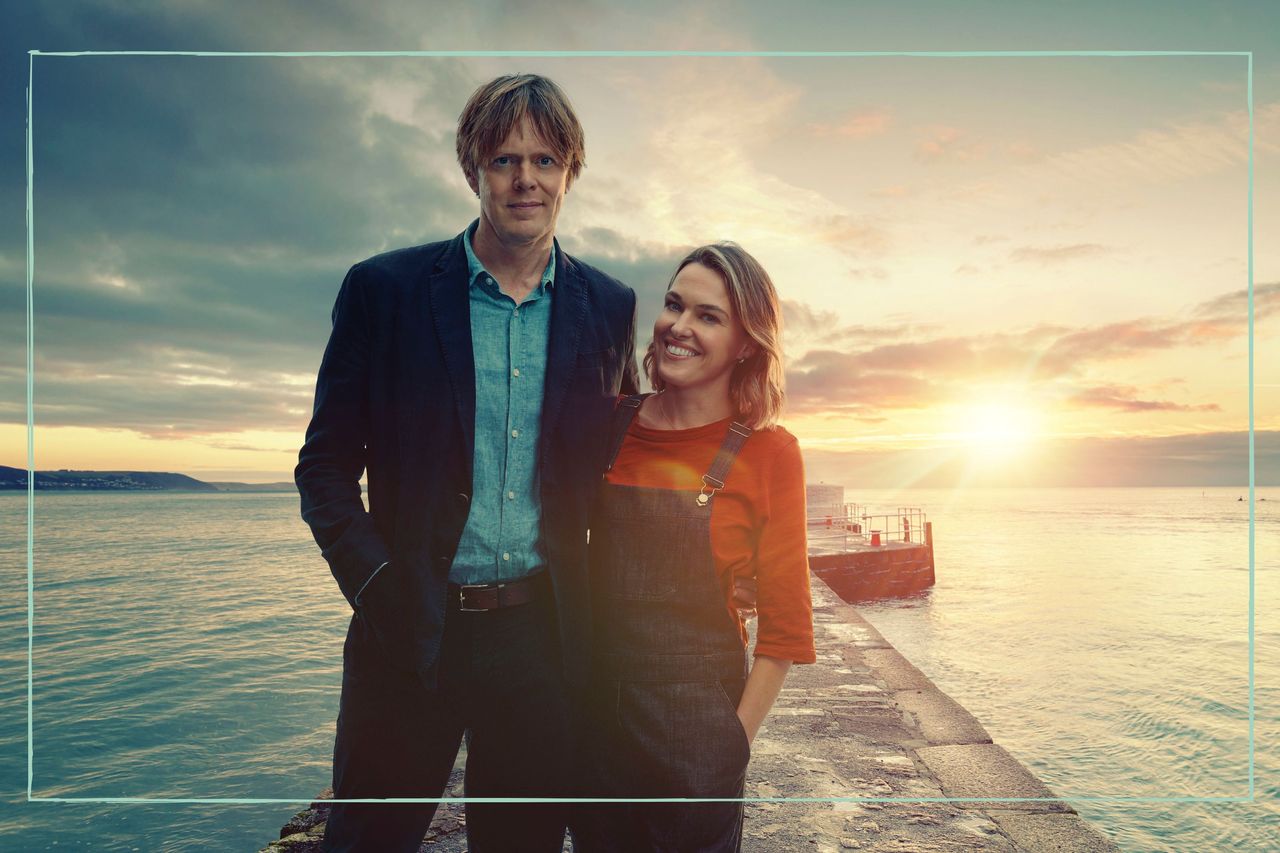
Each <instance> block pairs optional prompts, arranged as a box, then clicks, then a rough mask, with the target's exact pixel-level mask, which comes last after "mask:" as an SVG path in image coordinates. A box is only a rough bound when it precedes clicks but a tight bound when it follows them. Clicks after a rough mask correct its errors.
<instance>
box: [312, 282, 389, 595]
mask: <svg viewBox="0 0 1280 853" xmlns="http://www.w3.org/2000/svg"><path fill="white" fill-rule="evenodd" d="M370 326H371V323H370V317H369V314H368V308H367V305H366V303H365V293H364V288H363V287H362V286H361V284H360V273H359V266H358V265H357V266H355V267H352V268H351V270H350V271H349V272H348V273H347V277H346V278H345V279H344V280H343V282H342V289H341V290H340V291H339V292H338V299H337V302H335V304H334V306H333V331H332V333H331V334H330V336H329V344H328V346H326V347H325V351H324V359H323V361H322V362H321V364H320V373H319V376H318V377H317V378H316V399H315V407H314V410H313V412H312V417H311V424H310V425H309V426H308V427H307V437H306V441H305V443H304V444H303V445H302V449H301V450H300V451H299V452H298V467H297V468H296V469H294V481H295V482H296V483H297V484H298V492H299V494H300V495H301V497H302V520H303V521H305V522H306V523H307V524H308V525H310V526H311V533H312V535H313V536H314V537H315V540H316V543H317V544H318V545H319V546H320V549H321V553H322V554H323V556H324V558H325V560H326V561H328V563H329V568H330V570H331V571H332V572H333V576H334V578H335V579H336V580H337V581H338V587H339V588H340V589H341V590H342V594H343V595H344V596H346V599H347V601H348V602H350V603H351V605H352V607H355V606H356V600H357V598H358V596H359V594H360V592H361V590H362V589H363V588H364V586H365V584H366V583H367V582H368V581H369V580H370V579H371V578H372V577H373V575H374V574H375V573H377V572H378V571H379V570H380V569H381V568H382V567H383V566H384V565H385V564H386V563H387V561H389V560H390V559H391V555H390V553H389V551H388V549H387V546H386V543H385V542H383V541H382V537H381V535H379V533H378V531H377V529H376V528H375V527H374V524H373V519H372V518H371V517H370V516H369V513H368V512H367V511H366V510H365V506H364V501H363V500H362V499H361V496H360V476H361V475H362V474H363V472H364V468H365V453H366V449H365V448H366V443H367V442H368V438H369V427H370V418H369V386H368V383H369V359H370Z"/></svg>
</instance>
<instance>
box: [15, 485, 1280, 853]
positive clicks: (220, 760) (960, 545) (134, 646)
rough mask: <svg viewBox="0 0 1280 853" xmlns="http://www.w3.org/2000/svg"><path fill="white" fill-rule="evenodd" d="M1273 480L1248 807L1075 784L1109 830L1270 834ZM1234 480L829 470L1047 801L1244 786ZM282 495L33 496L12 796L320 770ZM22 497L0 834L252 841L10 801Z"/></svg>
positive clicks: (251, 815)
mask: <svg viewBox="0 0 1280 853" xmlns="http://www.w3.org/2000/svg"><path fill="white" fill-rule="evenodd" d="M1273 491H1274V492H1277V493H1276V494H1274V495H1271V497H1273V502H1268V503H1259V504H1257V507H1258V524H1257V566H1258V572H1257V591H1256V608H1257V613H1258V623H1257V671H1256V681H1257V693H1256V713H1257V726H1256V732H1255V736H1256V739H1257V743H1258V750H1257V765H1256V770H1255V774H1256V787H1255V791H1256V795H1257V798H1258V802H1255V803H1243V804H1216V805H1199V804H1181V803H1178V804H1170V803H1156V804H1128V805H1116V804H1111V803H1097V802H1077V803H1076V807H1077V809H1078V810H1079V811H1080V812H1081V813H1082V814H1084V815H1086V816H1087V817H1089V818H1091V819H1092V820H1093V821H1094V823H1095V825H1097V826H1098V827H1099V828H1101V829H1103V830H1104V831H1105V832H1107V833H1108V834H1109V835H1110V836H1111V837H1112V838H1114V839H1115V840H1116V841H1117V842H1118V843H1119V844H1120V845H1121V846H1122V847H1123V848H1124V849H1126V850H1134V851H1137V850H1218V849H1236V850H1249V849H1266V848H1268V847H1270V848H1276V847H1277V846H1280V841H1277V839H1280V811H1277V810H1276V808H1275V807H1274V806H1275V800H1276V795H1277V793H1278V789H1277V780H1278V779H1280V773H1278V772H1277V771H1280V759H1278V758H1277V756H1276V755H1274V750H1270V751H1269V750H1268V749H1267V747H1269V746H1273V745H1274V744H1275V743H1276V742H1277V737H1276V736H1277V734H1278V733H1280V712H1278V707H1277V706H1278V703H1277V696H1278V693H1280V691H1277V689H1276V685H1277V682H1278V678H1277V676H1280V656H1278V655H1277V652H1276V640H1277V637H1278V634H1280V631H1278V630H1277V629H1278V627H1280V624H1278V620H1277V619H1276V617H1275V616H1274V614H1275V612H1276V605H1277V604H1280V591H1278V589H1277V587H1280V583H1278V580H1280V579H1278V577H1277V575H1278V573H1280V570H1278V569H1277V565H1278V563H1280V560H1278V557H1280V490H1273ZM1238 494H1239V491H1230V490H1222V489H1207V490H1205V491H1204V493H1203V496H1202V493H1201V490H1199V489H1099V490H1081V489H1061V490H1036V491H1015V490H989V491H977V492H973V491H970V492H966V493H964V494H963V495H961V494H953V493H950V492H939V491H915V492H910V493H900V494H891V493H886V492H880V493H875V492H861V493H857V494H855V493H853V492H852V491H851V492H850V494H849V498H850V499H857V500H859V501H860V502H861V503H863V504H867V505H872V506H880V507H889V508H891V507H894V506H899V505H913V504H919V505H923V506H924V507H925V508H926V510H927V511H928V512H929V515H930V519H931V520H932V521H933V522H934V524H935V532H936V540H937V545H936V551H937V559H938V563H939V568H938V577H939V583H938V585H937V587H936V588H934V589H933V590H931V591H930V592H929V593H927V594H925V595H923V596H920V597H918V598H915V599H911V600H907V601H899V602H894V603H887V604H878V605H873V606H870V607H867V608H864V611H863V612H864V613H865V614H866V615H867V616H868V618H870V619H871V621H872V622H874V623H875V625H876V626H877V627H878V628H879V629H880V630H881V631H882V632H883V633H884V634H885V636H886V637H887V638H888V639H889V640H890V641H891V642H893V643H894V644H895V645H896V646H897V647H898V648H899V649H900V650H902V652H903V653H904V654H906V655H907V657H908V658H910V659H911V660H912V661H913V662H915V663H916V664H917V665H918V666H919V667H920V668H921V669H923V670H924V671H925V672H926V673H928V674H929V675H930V676H931V677H932V678H934V680H935V681H936V682H937V683H938V684H939V686H940V687H942V689H944V690H945V691H947V692H948V693H949V694H951V695H952V696H953V697H954V698H956V699H957V700H958V701H960V702H961V703H962V704H964V705H965V706H966V707H967V708H968V709H969V710H970V711H972V712H973V713H974V714H975V715H976V716H977V717H978V718H979V719H980V720H981V721H982V722H983V723H984V724H985V725H986V727H987V729H988V730H989V731H990V732H991V734H992V736H993V738H994V739H995V740H996V742H997V743H1000V744H1002V745H1003V746H1005V747H1006V748H1007V749H1009V750H1010V751H1011V752H1013V753H1014V754H1015V755H1016V756H1017V757H1018V758H1019V759H1020V760H1022V762H1023V763H1024V764H1026V765H1027V766H1028V767H1030V768H1031V769H1032V770H1033V771H1035V772H1036V773H1037V774H1039V775H1040V776H1041V778H1043V779H1044V780H1045V781H1046V782H1047V783H1048V784H1049V786H1050V787H1051V788H1053V789H1054V790H1055V792H1056V793H1058V794H1059V795H1060V796H1064V797H1069V798H1076V797H1115V796H1130V797H1132V796H1145V797H1159V796H1185V797H1210V796H1228V797H1229V796H1247V795H1248V784H1249V781H1248V719H1247V712H1248V645H1247V615H1246V614H1247V610H1248V572H1247V565H1248V561H1247V540H1248V526H1247V511H1246V505H1245V504H1244V503H1237V502H1236V500H1235V498H1236V496H1237V495H1238ZM1259 494H1260V495H1268V492H1267V491H1266V490H1262V491H1260V492H1259ZM296 510H297V501H296V498H295V497H293V496H292V495H198V494H190V495H187V494H166V495H149V494H139V493H134V494H55V495H40V496H38V499H37V518H38V524H37V528H36V554H35V557H36V571H35V574H36V621H35V625H36V641H35V684H34V696H35V699H34V706H33V707H34V731H35V736H34V755H35V774H34V790H35V793H36V794H37V795H38V796H41V795H43V796H62V797H230V798H251V797H252V798H296V799H297V800H299V801H305V800H307V799H308V798H310V797H311V796H313V795H314V794H315V793H316V792H318V791H319V790H320V789H321V788H323V787H324V786H325V784H326V783H327V781H328V775H329V757H330V750H331V747H332V733H333V721H334V717H335V715H336V712H337V701H338V687H339V683H340V671H339V669H340V661H341V647H342V636H343V632H344V631H345V627H346V621H347V607H346V604H345V602H344V601H343V600H342V598H341V596H340V595H339V593H338V591H337V588H336V586H335V585H334V583H333V581H332V579H331V578H330V577H329V575H328V570H327V568H326V567H325V565H324V563H323V561H321V560H320V558H319V556H318V553H317V551H316V549H315V547H314V545H313V544H312V543H311V541H310V538H309V536H308V535H307V533H306V531H305V528H303V526H302V524H301V522H300V521H299V520H298V519H297V514H296ZM25 513H26V500H25V495H12V494H6V495H0V519H3V526H2V527H0V556H2V558H3V559H2V561H0V565H2V566H3V574H2V575H0V583H3V589H4V598H3V601H4V602H5V604H4V609H3V610H2V611H0V627H2V628H3V631H2V633H0V636H2V637H3V645H0V660H3V664H4V678H3V680H2V681H0V691H3V693H2V695H0V701H2V702H3V710H4V712H5V713H4V714H3V716H2V717H0V744H2V745H3V749H2V750H0V761H2V762H3V764H2V768H3V775H2V776H0V779H3V784H4V800H5V801H6V802H5V808H4V812H3V814H0V849H4V850H45V849H58V850H65V849H94V850H143V851H151V850H192V851H194V850H214V851H218V850H227V851H252V850H257V849H258V848H259V847H260V846H261V845H262V844H264V843H265V842H266V841H268V840H270V839H271V838H274V837H275V835H276V833H277V831H278V829H279V826H280V824H281V823H283V821H284V820H285V819H286V818H287V817H288V816H289V815H290V814H292V812H293V811H294V810H295V808H294V806H292V805H288V804H274V805H243V806H208V805H202V806H197V805H144V804H129V805H115V806H103V805H96V804H57V803H26V802H25V791H26V610H25V600H26V576H25V550H24V548H25ZM1264 800H1265V801H1270V802H1269V805H1268V806H1267V807H1264V805H1263V801H1264Z"/></svg>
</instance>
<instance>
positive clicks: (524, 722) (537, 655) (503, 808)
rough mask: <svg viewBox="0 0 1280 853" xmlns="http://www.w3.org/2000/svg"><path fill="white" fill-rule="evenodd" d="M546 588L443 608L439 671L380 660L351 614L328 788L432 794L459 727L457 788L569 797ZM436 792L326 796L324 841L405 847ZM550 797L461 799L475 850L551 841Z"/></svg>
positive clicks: (475, 793)
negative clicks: (461, 751)
mask: <svg viewBox="0 0 1280 853" xmlns="http://www.w3.org/2000/svg"><path fill="white" fill-rule="evenodd" d="M549 598H550V596H549V595H545V596H543V598H542V599H541V600H539V601H534V602H532V603H529V604H523V605H518V606H515V607H507V608H502V609H500V610H491V611H484V612H478V613H471V612H464V611H459V610H458V609H457V608H456V607H454V608H451V609H450V610H449V612H448V614H447V616H446V620H445V630H444V637H443V640H442V646H441V651H440V662H439V667H440V669H439V681H438V687H437V689H435V690H427V689H426V688H424V687H423V686H422V683H421V682H420V681H419V680H418V678H417V677H416V676H412V675H404V674H401V673H400V672H396V671H392V670H390V669H388V667H387V666H386V664H385V661H384V659H383V655H382V654H381V651H380V649H379V647H378V645H377V642H376V641H375V640H374V638H373V636H372V632H371V631H370V630H369V629H368V627H367V626H366V625H364V624H363V623H362V622H361V621H360V620H359V619H354V620H353V621H352V625H351V628H350V630H349V631H348V632H347V642H346V646H345V647H344V650H343V675H342V701H341V705H340V706H339V711H338V734H337V739H336V742H335V744H334V753H333V787H334V797H335V799H356V798H378V799H381V798H388V797H422V798H439V797H440V796H441V795H442V793H443V791H444V789H445V786H446V785H447V783H448V780H449V773H450V771H451V770H452V768H453V764H454V761H455V759H456V758H457V754H458V747H459V744H460V742H461V740H462V736H463V733H464V732H468V733H469V734H468V738H467V768H466V777H465V794H466V796H467V797H468V798H470V797H562V796H570V794H569V793H567V792H568V791H569V790H570V788H569V786H570V783H571V781H572V780H571V779H570V772H569V770H570V765H571V756H570V742H569V732H568V728H569V726H568V722H567V717H568V715H567V709H566V698H565V691H564V687H563V678H562V667H561V665H560V651H559V644H558V641H557V638H556V631H555V622H554V615H553V613H552V606H551V604H550V603H549V601H548V599H549ZM436 805H437V804H436V803H369V804H363V803H362V804H354V803H352V804H344V803H336V804H334V806H333V811H332V812H331V814H330V817H329V821H328V825H327V826H326V828H325V838H324V849H325V850H326V851H334V853H337V851H377V853H394V851H400V850H403V851H416V850H417V849H418V846H419V844H420V843H421V841H422V837H423V835H424V834H425V832H426V830H427V828H428V826H429V825H430V823H431V818H432V816H433V815H434V814H435V811H436ZM565 814H566V809H565V807H564V806H563V805H562V804H557V803H529V804H511V803H501V804H495V803H487V804H486V803H467V805H466V816H467V841H468V848H469V849H470V850H472V851H474V853H487V851H524V850H528V851H557V853H558V851H559V850H560V849H561V848H562V845H563V839H564V831H565Z"/></svg>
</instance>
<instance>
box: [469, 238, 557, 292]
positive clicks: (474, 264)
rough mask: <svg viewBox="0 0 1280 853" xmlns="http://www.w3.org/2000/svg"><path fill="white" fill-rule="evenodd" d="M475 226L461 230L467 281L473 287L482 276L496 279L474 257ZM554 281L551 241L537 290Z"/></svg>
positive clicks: (554, 263)
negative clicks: (472, 237) (472, 240)
mask: <svg viewBox="0 0 1280 853" xmlns="http://www.w3.org/2000/svg"><path fill="white" fill-rule="evenodd" d="M475 227H476V226H472V227H471V228H468V229H467V230H466V231H464V232H462V246H463V248H464V249H466V251H467V282H468V284H469V285H470V286H471V287H475V285H476V282H477V281H483V280H484V279H483V278H482V276H488V277H489V279H491V280H493V281H495V282H496V281H497V279H495V278H494V276H493V273H491V272H489V271H488V270H487V269H485V268H484V264H482V263H480V259H479V258H477V257H476V253H475V250H474V249H472V248H471V232H472V231H474V230H475ZM555 283H556V244H555V241H554V240H553V241H552V242H551V255H550V257H548V258H547V268H546V269H544V270H543V271H542V283H541V284H540V285H539V286H538V290H539V291H541V290H542V289H543V288H550V287H552V286H553V285H555Z"/></svg>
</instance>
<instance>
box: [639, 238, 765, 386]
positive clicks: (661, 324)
mask: <svg viewBox="0 0 1280 853" xmlns="http://www.w3.org/2000/svg"><path fill="white" fill-rule="evenodd" d="M665 299H666V302H665V303H664V305H663V308H662V312H661V313H660V314H659V315H658V321H657V322H656V323H654V324H653V341H654V350H655V353H654V358H655V362H654V363H655V366H656V368H657V372H658V376H660V377H661V378H662V381H663V382H665V383H666V384H667V385H668V386H670V387H674V388H680V389H691V388H700V387H715V386H716V385H719V384H723V386H724V389H725V392H726V393H727V392H728V388H729V377H730V375H731V374H732V373H733V368H734V366H735V365H736V364H737V362H738V359H740V358H745V357H746V356H748V355H750V354H751V351H752V348H751V342H750V339H749V338H748V337H747V333H746V330H745V329H743V328H742V323H740V322H739V321H738V318H737V317H736V316H734V314H733V308H732V307H731V305H730V304H729V291H728V288H726V287H725V284H724V280H723V279H722V278H720V274H719V273H717V272H715V271H714V270H712V269H709V268H707V267H705V266H703V265H702V264H699V263H692V264H688V265H686V266H685V268H684V269H682V270H680V272H679V274H678V275H677V276H676V279H675V281H674V282H672V284H671V288H670V289H669V290H668V291H667V293H666V297H665Z"/></svg>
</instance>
